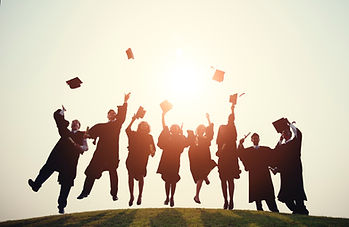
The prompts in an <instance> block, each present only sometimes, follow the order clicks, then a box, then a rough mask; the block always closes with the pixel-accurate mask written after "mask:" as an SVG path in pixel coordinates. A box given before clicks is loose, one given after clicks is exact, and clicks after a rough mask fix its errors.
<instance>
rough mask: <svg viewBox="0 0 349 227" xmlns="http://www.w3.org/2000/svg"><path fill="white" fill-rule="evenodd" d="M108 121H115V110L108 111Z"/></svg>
mask: <svg viewBox="0 0 349 227" xmlns="http://www.w3.org/2000/svg"><path fill="white" fill-rule="evenodd" d="M107 117H108V120H109V121H113V120H115V118H116V113H115V111H114V110H109V111H108V116H107Z"/></svg>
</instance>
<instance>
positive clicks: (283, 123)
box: [273, 118, 290, 133]
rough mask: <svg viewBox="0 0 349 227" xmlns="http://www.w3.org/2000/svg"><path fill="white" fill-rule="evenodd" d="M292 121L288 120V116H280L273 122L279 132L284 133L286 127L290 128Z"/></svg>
mask: <svg viewBox="0 0 349 227" xmlns="http://www.w3.org/2000/svg"><path fill="white" fill-rule="evenodd" d="M289 124H290V122H289V121H288V120H287V118H280V119H279V120H277V121H274V122H273V125H274V128H275V129H276V131H277V132H278V133H282V131H284V130H285V129H288V128H289Z"/></svg>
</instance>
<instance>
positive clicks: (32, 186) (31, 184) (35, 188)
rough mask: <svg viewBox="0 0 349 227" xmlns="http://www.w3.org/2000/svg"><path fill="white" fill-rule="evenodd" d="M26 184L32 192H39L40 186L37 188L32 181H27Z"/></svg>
mask: <svg viewBox="0 0 349 227" xmlns="http://www.w3.org/2000/svg"><path fill="white" fill-rule="evenodd" d="M28 184H29V186H30V187H31V188H32V190H33V191H34V192H37V191H39V188H40V186H38V185H37V184H36V183H35V182H34V181H33V180H32V179H29V180H28Z"/></svg>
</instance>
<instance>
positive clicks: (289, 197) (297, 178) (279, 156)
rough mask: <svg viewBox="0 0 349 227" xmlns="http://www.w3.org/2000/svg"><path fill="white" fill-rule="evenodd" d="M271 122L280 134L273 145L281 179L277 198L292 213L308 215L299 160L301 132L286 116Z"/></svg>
mask: <svg viewBox="0 0 349 227" xmlns="http://www.w3.org/2000/svg"><path fill="white" fill-rule="evenodd" d="M273 124H274V126H275V128H276V130H277V131H278V132H281V134H282V135H281V137H280V140H279V142H278V144H277V145H276V147H275V158H276V163H275V164H276V167H277V171H278V172H279V173H280V179H281V186H280V191H279V194H278V199H279V201H281V202H283V203H285V204H286V206H287V207H288V208H289V209H290V210H291V211H293V213H294V214H305V215H308V214H309V211H308V210H307V208H306V207H305V205H304V200H307V196H306V194H305V191H304V185H303V168H302V161H301V146H302V133H301V131H300V130H299V129H298V128H296V127H295V126H294V125H293V124H291V123H289V122H288V120H287V119H286V118H282V119H280V120H278V121H276V122H274V123H273ZM291 129H292V131H293V137H292V132H291Z"/></svg>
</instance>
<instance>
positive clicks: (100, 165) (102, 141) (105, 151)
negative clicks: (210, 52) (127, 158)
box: [85, 103, 127, 179]
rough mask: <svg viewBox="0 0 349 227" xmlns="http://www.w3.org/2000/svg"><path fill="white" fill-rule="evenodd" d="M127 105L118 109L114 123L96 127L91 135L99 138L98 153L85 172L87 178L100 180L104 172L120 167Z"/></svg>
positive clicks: (95, 153) (96, 152) (94, 155)
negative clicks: (122, 134) (121, 141)
mask: <svg viewBox="0 0 349 227" xmlns="http://www.w3.org/2000/svg"><path fill="white" fill-rule="evenodd" d="M126 112H127V103H124V105H122V106H120V107H118V114H117V117H116V119H115V120H114V121H110V122H107V123H100V124H96V125H94V126H93V127H92V128H91V129H90V130H89V134H90V136H91V137H92V138H93V139H96V138H99V139H98V142H97V148H96V151H95V152H94V154H93V157H92V160H91V162H90V164H89V165H88V166H87V168H86V170H85V174H86V176H91V177H93V178H95V179H99V178H100V177H101V176H102V172H103V171H109V170H110V171H113V170H116V169H117V168H118V166H119V135H120V130H121V127H122V124H123V123H124V121H125V118H126Z"/></svg>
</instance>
